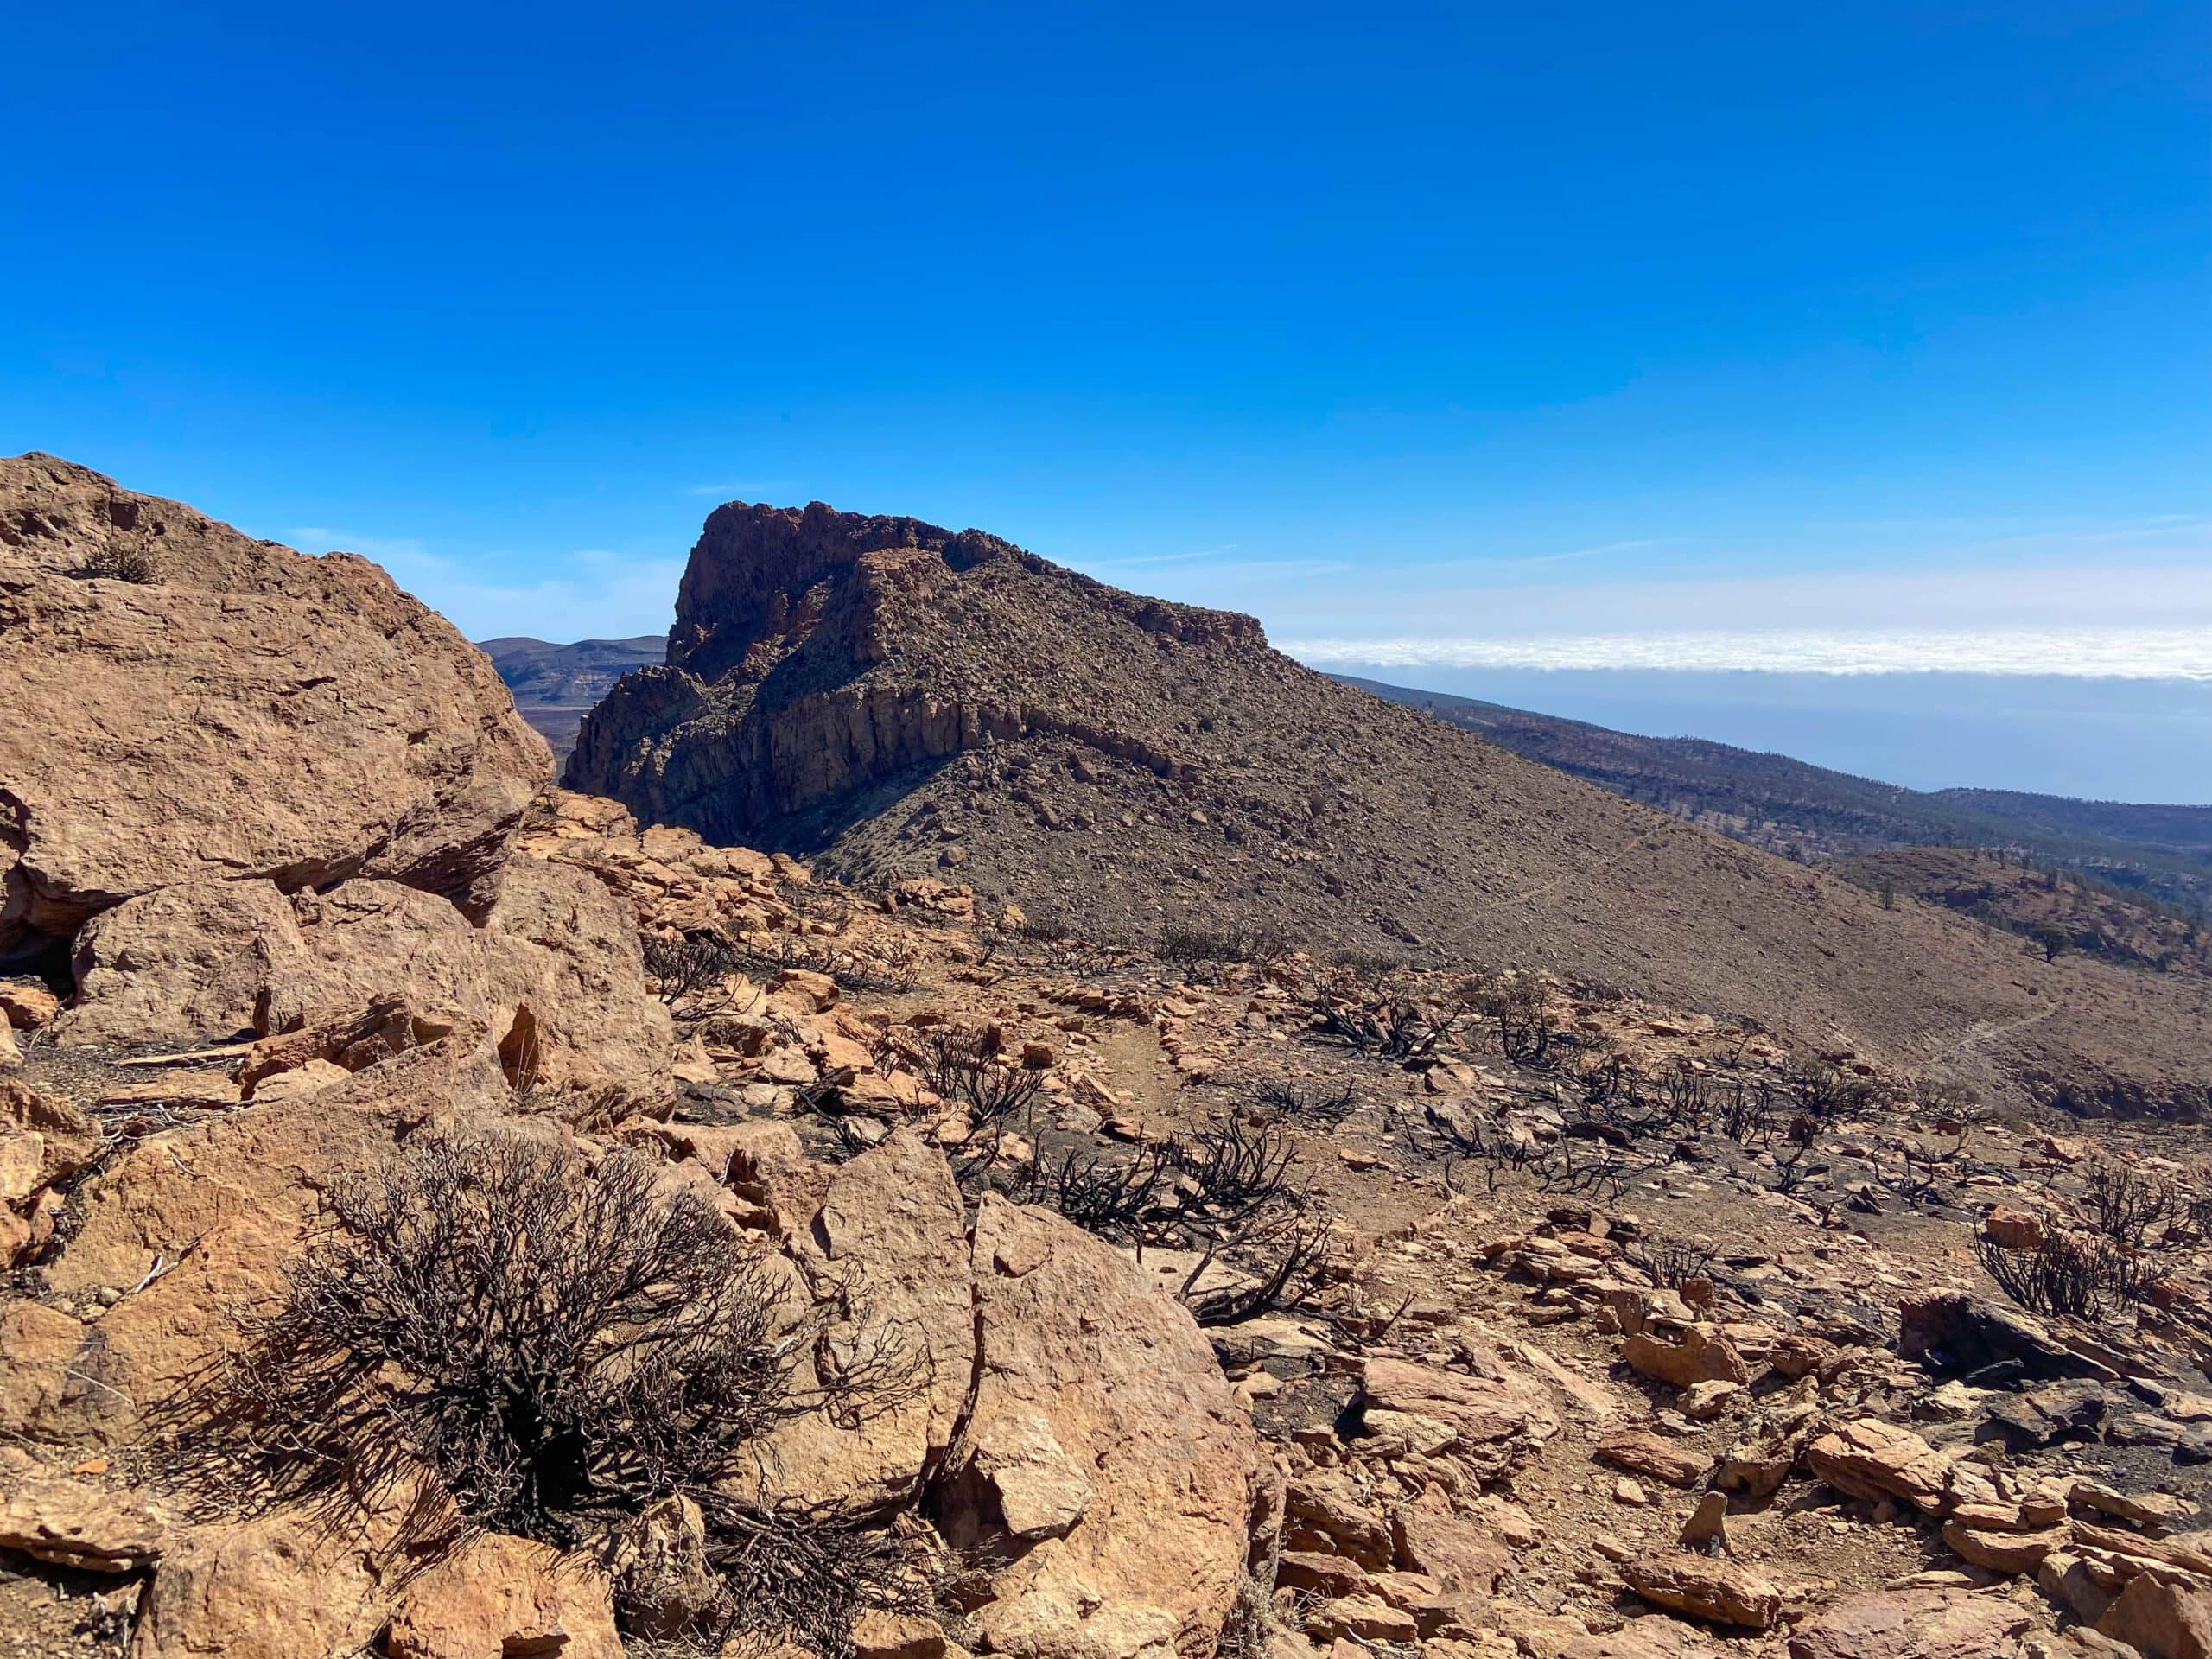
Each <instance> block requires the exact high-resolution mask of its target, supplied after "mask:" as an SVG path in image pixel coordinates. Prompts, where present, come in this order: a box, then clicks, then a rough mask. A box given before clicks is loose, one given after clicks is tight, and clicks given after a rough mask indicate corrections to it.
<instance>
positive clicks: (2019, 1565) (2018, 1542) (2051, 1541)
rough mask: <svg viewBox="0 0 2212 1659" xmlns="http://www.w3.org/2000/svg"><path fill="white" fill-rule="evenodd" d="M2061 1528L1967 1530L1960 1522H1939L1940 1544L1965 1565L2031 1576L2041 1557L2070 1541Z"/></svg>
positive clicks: (2066, 1531) (1974, 1528)
mask: <svg viewBox="0 0 2212 1659" xmlns="http://www.w3.org/2000/svg"><path fill="white" fill-rule="evenodd" d="M2072 1536H2073V1534H2072V1532H2071V1530H2070V1529H2069V1528H2067V1527H2064V1526H2056V1527H2046V1528H2044V1529H2041V1530H2040V1531H2035V1532H2016V1531H2011V1530H2007V1529H1999V1528H1993V1527H1970V1526H1967V1525H1966V1524H1965V1523H1964V1522H1960V1521H1946V1522H1944V1523H1943V1542H1944V1543H1945V1544H1946V1545H1948V1547H1949V1548H1950V1551H1951V1553H1952V1554H1954V1555H1956V1556H1957V1557H1958V1558H1959V1559H1960V1560H1962V1561H1965V1562H1967V1564H1968V1565H1969V1566H1973V1567H1983V1568H1985V1569H1986V1570H1987V1571H1989V1572H1992V1573H2032V1572H2034V1571H2035V1570H2036V1568H2037V1567H2040V1566H2042V1565H2043V1560H2044V1556H2046V1555H2048V1554H2050V1553H2051V1551H2053V1550H2055V1549H2063V1548H2065V1547H2066V1544H2067V1543H2068V1541H2069V1540H2070V1539H2071V1537H2072Z"/></svg>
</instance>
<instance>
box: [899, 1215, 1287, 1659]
mask: <svg viewBox="0 0 2212 1659" xmlns="http://www.w3.org/2000/svg"><path fill="white" fill-rule="evenodd" d="M974 1262H975V1273H976V1285H975V1295H976V1333H977V1343H978V1347H979V1350H980V1357H979V1363H978V1376H977V1379H976V1395H975V1402H974V1406H973V1408H972V1410H971V1412H970V1414H969V1421H968V1424H967V1427H966V1429H965V1432H964V1438H963V1444H962V1445H961V1446H959V1447H957V1449H956V1453H955V1458H956V1462H955V1465H954V1466H953V1468H952V1471H951V1472H950V1476H949V1478H947V1479H946V1481H945V1482H944V1483H943V1485H942V1488H941V1490H940V1491H939V1492H938V1512H939V1513H940V1515H942V1516H944V1517H945V1523H946V1525H947V1529H948V1530H949V1532H950V1535H951V1537H952V1540H953V1541H954V1542H955V1544H956V1545H962V1544H970V1543H979V1544H983V1545H985V1546H987V1547H988V1548H989V1549H991V1550H992V1551H993V1552H994V1553H995V1554H998V1555H999V1557H1000V1558H1001V1559H1002V1560H1006V1561H1007V1564H1006V1565H1005V1566H1004V1567H1001V1569H1000V1570H999V1572H998V1573H997V1574H996V1575H995V1578H994V1580H993V1581H992V1590H993V1592H994V1598H993V1599H992V1600H991V1601H990V1602H989V1603H988V1604H987V1605H984V1606H983V1607H982V1609H980V1610H979V1611H978V1612H977V1613H976V1625H977V1627H978V1629H979V1630H980V1631H981V1632H982V1634H983V1636H984V1637H985V1639H986V1640H987V1642H988V1645H989V1649H990V1651H992V1652H994V1653H999V1654H1007V1655H1012V1656H1016V1659H1170V1656H1172V1655H1173V1654H1174V1653H1176V1652H1178V1651H1186V1652H1187V1651H1205V1650H1206V1644H1207V1643H1210V1642H1211V1640H1212V1638H1213V1637H1214V1636H1215V1635H1216V1633H1217V1632H1218V1631H1219V1630H1220V1629H1221V1626H1222V1622H1223V1620H1224V1618H1226V1616H1227V1615H1228V1612H1229V1611H1230V1605H1231V1604H1232V1602H1233V1601H1234V1599H1235V1598H1236V1583H1237V1577H1238V1573H1239V1572H1240V1571H1241V1569H1242V1568H1243V1563H1244V1557H1245V1551H1246V1547H1247V1542H1248V1540H1249V1536H1250V1510H1251V1507H1252V1500H1253V1497H1254V1496H1255V1491H1257V1490H1259V1488H1258V1483H1259V1480H1260V1476H1261V1459H1260V1454H1259V1446H1258V1442H1257V1440H1256V1439H1255V1436H1254V1434H1253V1432H1252V1427H1251V1424H1250V1422H1249V1420H1248V1419H1247V1417H1246V1416H1245V1414H1244V1413H1243V1410H1242V1409H1241V1408H1239V1406H1238V1405H1237V1403H1236V1398H1235V1396H1234V1395H1232V1394H1231V1393H1230V1389H1229V1386H1228V1384H1227V1383H1225V1382H1224V1380H1223V1378H1222V1376H1221V1371H1220V1369H1219V1367H1218V1366H1217V1364H1216V1363H1215V1362H1214V1358H1213V1353H1212V1350H1211V1348H1210V1347H1209V1346H1208V1345H1207V1343H1206V1340H1205V1337H1204V1336H1203V1335H1202V1334H1201V1333H1200V1332H1199V1331H1198V1327H1197V1325H1194V1324H1193V1323H1192V1320H1191V1318H1190V1315H1189V1314H1188V1313H1185V1311H1184V1309H1182V1308H1181V1307H1180V1306H1178V1305H1177V1304H1176V1303H1175V1302H1174V1301H1173V1300H1171V1299H1169V1298H1168V1297H1166V1296H1165V1295H1163V1294H1160V1292H1159V1291H1158V1290H1157V1289H1155V1288H1154V1286H1153V1284H1152V1283H1151V1281H1150V1280H1149V1278H1148V1277H1147V1275H1146V1274H1144V1273H1143V1272H1142V1271H1141V1269H1139V1268H1137V1267H1136V1265H1135V1263H1134V1262H1129V1261H1128V1260H1127V1259H1126V1258H1124V1257H1122V1255H1119V1254H1118V1253H1116V1251H1115V1250H1113V1249H1111V1248H1109V1246H1107V1245H1106V1244H1104V1243H1101V1242H1100V1241H1099V1240H1097V1239H1096V1238H1094V1237H1092V1236H1090V1235H1089V1234H1087V1233H1084V1232H1083V1231H1081V1230H1078V1229H1077V1228H1075V1227H1073V1226H1071V1225H1070V1224H1068V1223H1067V1222H1065V1221H1063V1220H1062V1219H1060V1217H1058V1216H1054V1215H1051V1214H1048V1213H1046V1212H1045V1211H1038V1210H1031V1209H1024V1208H1021V1207H1020V1206H1018V1205H1011V1204H1007V1203H1005V1202H1003V1201H1001V1200H1000V1199H998V1198H988V1197H987V1198H985V1199H984V1200H983V1202H982V1206H981V1208H980V1209H979V1210H978V1211H977V1212H976V1224H975V1233H974ZM1008 1558H1010V1559H1008Z"/></svg>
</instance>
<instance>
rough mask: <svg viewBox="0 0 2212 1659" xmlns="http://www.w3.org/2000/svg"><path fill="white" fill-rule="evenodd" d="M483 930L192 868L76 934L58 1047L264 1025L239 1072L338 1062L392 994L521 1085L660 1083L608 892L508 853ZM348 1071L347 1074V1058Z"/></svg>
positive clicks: (660, 1044)
mask: <svg viewBox="0 0 2212 1659" xmlns="http://www.w3.org/2000/svg"><path fill="white" fill-rule="evenodd" d="M497 880H498V887H497V896H496V898H495V899H494V901H493V904H492V906H491V908H490V910H489V911H488V912H487V913H486V917H485V919H484V924H483V925H482V926H480V927H477V926H472V925H470V923H469V920H468V918H467V917H466V916H464V915H463V914H462V913H461V912H460V911H459V910H457V909H455V908H454V906H453V905H452V904H451V903H449V902H448V900H446V899H442V898H440V897H438V896H437V895H436V894H435V893H423V892H421V891H419V890H418V889H416V888H414V887H404V886H402V885H401V884H399V883H398V882H396V881H372V880H352V881H345V882H341V883H340V884H339V885H338V886H337V887H334V888H332V889H331V890H330V891H328V892H327V893H295V894H292V895H290V896H289V897H287V896H285V895H284V894H282V893H279V892H278V891H277V888H276V887H275V885H274V884H273V883H270V882H267V881H213V880H197V881H189V882H184V883H181V884H179V885H178V886H176V887H165V888H162V890H161V891H160V892H158V893H147V894H143V895H142V896H140V897H138V898H136V899H130V900H128V901H126V902H125V903H124V904H122V905H120V906H117V907H116V908H115V909H114V910H112V911H110V912H106V913H105V915H102V916H99V917H97V918H94V919H93V921H92V923H91V924H90V925H87V926H86V929H85V930H84V931H83V933H82V934H80V935H79V940H78V948H77V966H78V972H79V993H78V997H77V1001H76V1004H75V1006H74V1007H72V1008H70V1009H69V1011H68V1012H67V1014H63V1015H62V1016H61V1019H60V1021H59V1022H58V1024H57V1026H56V1028H55V1034H56V1037H57V1039H59V1040H60V1041H62V1042H65V1043H79V1044H85V1043H91V1044H99V1043H112V1042H146V1041H165V1042H178V1043H182V1042H189V1041H191V1040H193V1039H199V1038H205V1037H211V1036H232V1035H235V1034H236V1033H238V1032H239V1031H241V1030H250V1031H252V1032H255V1033H261V1034H263V1035H264V1036H268V1037H273V1039H274V1040H272V1041H271V1042H269V1043H265V1044H264V1045H263V1046H262V1047H261V1048H258V1049H257V1051H256V1052H255V1054H254V1055H253V1056H251V1057H250V1058H249V1062H248V1065H247V1066H246V1067H245V1069H244V1070H242V1071H241V1072H240V1074H239V1079H238V1080H239V1081H240V1083H242V1084H245V1085H247V1086H248V1087H249V1088H251V1087H255V1086H257V1084H258V1083H259V1081H260V1079H261V1078H262V1077H263V1076H264V1075H268V1074H271V1073H274V1072H275V1071H281V1070H283V1066H284V1065H288V1064H289V1065H296V1064H299V1063H301V1061H302V1059H304V1058H306V1057H307V1056H308V1055H310V1054H312V1055H314V1056H315V1057H316V1058H323V1059H327V1060H341V1063H342V1059H341V1053H340V1052H338V1051H336V1050H334V1049H333V1048H332V1046H331V1044H330V1042H328V1041H325V1040H321V1039H319V1038H318V1039H314V1040H307V1041H302V1042H289V1043H288V1042H286V1041H285V1040H284V1035H285V1034H290V1033H302V1034H306V1033H326V1032H327V1033H335V1034H337V1036H338V1037H340V1038H342V1039H343V1040H344V1042H345V1043H348V1044H350V1043H353V1042H355V1041H356V1040H357V1039H358V1038H359V1036H360V1035H361V1034H363V1033H364V1032H365V1030H366V1028H367V1027H371V1026H373V1025H374V1024H375V1023H376V1020H375V1019H374V1018H373V1016H374V1014H375V1011H376V1010H377V1009H378V1008H380V1007H385V1005H386V1004H388V1003H391V1002H393V1001H395V1000H397V1001H398V1002H400V1003H404V1006H405V1008H406V1010H407V1012H408V1013H409V1014H410V1016H413V1017H415V1018H416V1019H417V1020H420V1019H423V1018H429V1019H434V1020H440V1021H442V1022H444V1023H445V1024H447V1025H448V1026H453V1025H461V1026H467V1027H474V1028H477V1029H478V1030H479V1031H480V1033H481V1034H482V1035H483V1038H484V1040H485V1041H486V1045H487V1048H488V1050H489V1051H490V1052H495V1053H496V1055H497V1058H498V1059H499V1064H500V1066H501V1069H502V1070H503V1071H505V1075H506V1076H507V1077H508V1080H509V1081H510V1082H511V1083H512V1084H514V1085H515V1087H516V1088H517V1090H518V1091H524V1092H530V1091H535V1092H536V1093H537V1095H539V1096H564V1095H569V1094H574V1093H576V1092H579V1091H584V1092H589V1091H596V1090H607V1089H613V1088H619V1089H620V1090H621V1091H622V1092H623V1093H624V1094H626V1095H627V1096H632V1097H636V1098H639V1099H647V1098H653V1097H658V1096H661V1095H664V1094H665V1093H666V1091H667V1088H668V1083H669V1067H670V1065H671V1061H672V1059H673V1057H674V1049H675V1033H674V1027H673V1026H672V1023H671V1020H670V1018H669V1014H668V1010H667V1009H666V1008H665V1007H663V1006H662V1004H661V1002H660V1001H659V999H658V998H657V997H656V996H654V995H653V994H652V990H651V989H650V988H648V986H647V985H646V983H645V963H644V961H643V959H642V957H641V956H640V954H639V944H638V934H637V930H636V928H635V927H634V926H633V925H632V922H631V919H630V916H629V913H628V912H627V911H626V908H625V907H624V906H623V905H622V903H621V901H620V899H617V898H615V897H614V896H613V894H612V893H608V892H607V889H606V888H605V887H603V886H602V885H601V883H599V882H597V881H595V880H593V879H592V878H591V876H589V875H588V874H586V873H585V872H584V871H582V869H579V868H575V867H574V866H571V865H565V864H550V863H547V862H545V861H543V860H540V859H535V858H517V859H515V860H513V861H512V862H510V863H509V865H508V866H507V867H506V868H505V869H504V870H502V871H501V872H500V873H499V877H498V879H497ZM346 1069H347V1070H349V1071H357V1070H359V1065H352V1064H348V1065H346Z"/></svg>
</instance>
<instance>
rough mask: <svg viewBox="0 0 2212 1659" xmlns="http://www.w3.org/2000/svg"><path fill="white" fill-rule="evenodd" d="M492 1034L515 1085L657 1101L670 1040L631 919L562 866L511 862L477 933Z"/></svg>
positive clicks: (671, 1050) (599, 889) (671, 1055)
mask: <svg viewBox="0 0 2212 1659" xmlns="http://www.w3.org/2000/svg"><path fill="white" fill-rule="evenodd" d="M480 938H481V943H482V947H483V954H484V959H485V964H486V976H487V988H488V990H489V994H490V998H491V1001H492V1002H493V1005H494V1007H495V1010H496V1011H495V1013H494V1014H493V1032H494V1034H495V1035H496V1036H497V1037H498V1039H499V1046H500V1056H501V1058H502V1059H503V1061H505V1065H506V1069H507V1071H508V1074H509V1075H510V1076H511V1077H514V1078H515V1079H516V1081H517V1082H518V1084H528V1085H530V1086H532V1087H534V1088H537V1089H539V1090H556V1091H557V1090H571V1089H577V1088H594V1087H601V1086H605V1085H607V1084H617V1085H619V1086H620V1087H621V1088H622V1089H623V1090H625V1091H626V1093H628V1094H630V1095H632V1096H639V1097H652V1096H659V1095H662V1094H665V1093H666V1092H667V1090H668V1086H669V1067H670V1066H671V1065H672V1064H673V1062H674V1060H675V1052H676V1035H675V1027H674V1023H673V1021H671V1019H670V1017H669V1012H668V1009H667V1008H666V1007H664V1005H663V1004H662V1002H661V1001H660V999H659V998H658V997H657V996H655V995H653V994H652V991H650V990H649V989H647V988H646V986H645V960H644V957H642V956H641V954H640V953H639V945H638V930H637V928H636V926H635V925H634V924H633V922H632V919H631V916H630V913H629V912H628V910H627V909H626V907H625V906H623V904H622V903H621V901H620V899H616V898H615V897H614V896H613V894H612V893H609V892H608V891H607V888H606V887H603V886H602V885H601V883H599V882H597V881H595V880H593V879H592V878H591V877H590V876H589V875H588V874H585V873H584V872H583V871H582V870H580V869H578V868H575V866H574V865H569V864H550V863H547V862H546V861H543V860H542V859H535V858H518V859H515V860H513V861H512V862H510V863H509V864H508V866H507V868H505V870H503V871H502V872H501V873H500V875H499V897H498V898H497V899H496V900H495V901H494V902H493V906H492V911H491V914H490V915H489V916H488V917H487V918H486V921H485V925H484V930H483V932H482V934H481V936H480Z"/></svg>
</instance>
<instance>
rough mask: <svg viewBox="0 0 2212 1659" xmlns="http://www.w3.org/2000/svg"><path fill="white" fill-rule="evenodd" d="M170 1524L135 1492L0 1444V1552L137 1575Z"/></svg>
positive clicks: (91, 1570) (82, 1568)
mask: <svg viewBox="0 0 2212 1659" xmlns="http://www.w3.org/2000/svg"><path fill="white" fill-rule="evenodd" d="M168 1531H169V1527H168V1522H167V1520H166V1519H164V1518H163V1517H162V1516H159V1515H157V1514H156V1513H155V1512H154V1510H152V1509H150V1508H149V1506H148V1505H147V1504H146V1503H143V1502H142V1501H140V1500H139V1499H138V1498H137V1497H133V1496H132V1495H131V1494H130V1493H127V1492H121V1491H109V1490H107V1489H105V1488H104V1487H99V1486H95V1485H93V1484H91V1483H90V1482H88V1481H84V1480H79V1479H77V1478H74V1477H73V1476H70V1475H67V1474H64V1473H63V1472H62V1471H60V1470H59V1469H51V1468H48V1467H46V1466H44V1465H41V1464H40V1463H38V1462H37V1461H36V1460H35V1459H33V1458H31V1457H30V1456H29V1454H28V1453H27V1452H23V1451H22V1450H21V1449H20V1448H18V1447H15V1446H0V1549H15V1550H21V1551H22V1553H23V1554H26V1555H29V1556H32V1557H34V1558H35V1559H36V1560H41V1561H50V1562H52V1563H53V1564H54V1566H56V1567H74V1568H76V1569H77V1570H78V1571H79V1572H86V1573H131V1572H136V1571H137V1570H138V1569H139V1568H141V1567H146V1566H149V1564H151V1563H152V1562H153V1561H154V1560H156V1559H157V1558H158V1557H159V1556H160V1554H161V1553H162V1545H163V1544H164V1543H165V1542H166V1541H167V1540H168Z"/></svg>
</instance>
